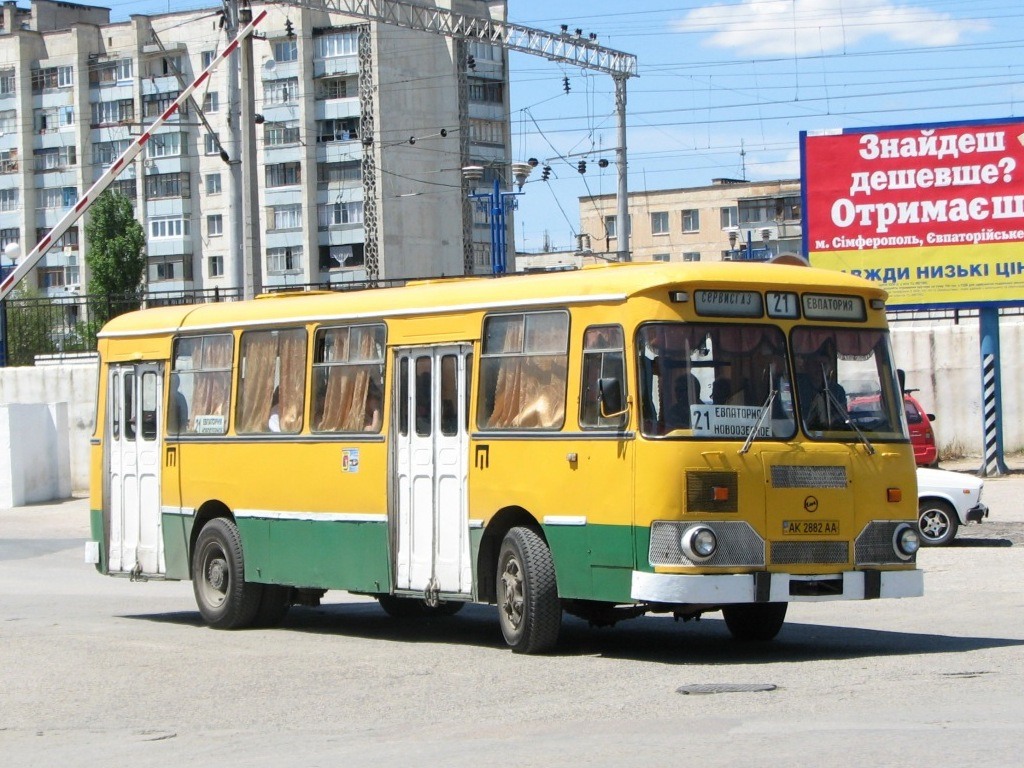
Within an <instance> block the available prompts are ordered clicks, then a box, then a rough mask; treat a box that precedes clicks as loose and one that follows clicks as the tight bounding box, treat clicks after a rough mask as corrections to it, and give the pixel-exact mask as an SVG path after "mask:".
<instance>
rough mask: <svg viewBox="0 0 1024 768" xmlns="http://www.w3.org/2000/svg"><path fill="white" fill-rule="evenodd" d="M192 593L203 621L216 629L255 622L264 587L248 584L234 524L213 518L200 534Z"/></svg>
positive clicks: (224, 519)
mask: <svg viewBox="0 0 1024 768" xmlns="http://www.w3.org/2000/svg"><path fill="white" fill-rule="evenodd" d="M192 591H193V592H194V593H195V596H196V605H198V606H199V613H200V614H201V615H202V617H203V620H204V621H205V622H206V623H207V624H209V625H210V626H211V627H213V628H214V629H242V628H243V627H248V626H250V625H251V624H252V623H253V620H254V619H255V618H256V613H257V611H258V610H259V607H260V599H261V598H262V597H263V585H262V584H255V583H250V582H246V580H245V561H244V560H243V558H242V538H241V536H239V534H238V527H237V526H236V525H235V524H234V523H233V522H232V521H231V520H228V519H226V518H223V517H217V518H214V519H213V520H210V521H209V522H208V523H207V524H206V525H204V526H203V529H202V530H201V531H200V532H199V537H198V538H197V539H196V547H195V550H194V551H193V552H192Z"/></svg>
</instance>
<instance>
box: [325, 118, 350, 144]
mask: <svg viewBox="0 0 1024 768" xmlns="http://www.w3.org/2000/svg"><path fill="white" fill-rule="evenodd" d="M357 138H359V120H358V119H357V118H355V117H346V118H344V119H341V120H317V121H316V140H317V142H318V143H324V142H329V141H353V140H355V139H357Z"/></svg>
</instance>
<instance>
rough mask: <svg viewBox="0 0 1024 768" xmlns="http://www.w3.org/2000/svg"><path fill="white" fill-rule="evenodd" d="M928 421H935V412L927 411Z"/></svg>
mask: <svg viewBox="0 0 1024 768" xmlns="http://www.w3.org/2000/svg"><path fill="white" fill-rule="evenodd" d="M928 421H935V414H934V413H929V414H928Z"/></svg>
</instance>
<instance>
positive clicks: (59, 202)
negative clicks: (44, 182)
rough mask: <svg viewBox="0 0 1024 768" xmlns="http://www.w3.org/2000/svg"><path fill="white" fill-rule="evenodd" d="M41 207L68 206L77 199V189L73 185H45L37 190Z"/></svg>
mask: <svg viewBox="0 0 1024 768" xmlns="http://www.w3.org/2000/svg"><path fill="white" fill-rule="evenodd" d="M39 198H40V202H41V206H40V207H42V208H70V207H71V206H72V205H74V204H75V201H76V200H77V199H78V190H77V189H75V188H74V187H46V188H44V189H41V190H39Z"/></svg>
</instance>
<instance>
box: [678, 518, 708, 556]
mask: <svg viewBox="0 0 1024 768" xmlns="http://www.w3.org/2000/svg"><path fill="white" fill-rule="evenodd" d="M679 546H680V547H681V548H682V550H683V554H684V555H686V556H687V557H688V558H689V559H690V560H694V561H700V560H707V559H708V558H709V557H711V556H713V555H714V554H715V552H716V551H717V550H718V537H717V536H715V532H714V531H713V530H711V529H710V528H709V527H708V526H706V525H693V526H690V527H689V528H687V529H686V530H685V531H684V532H683V535H682V536H681V537H680V539H679Z"/></svg>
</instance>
